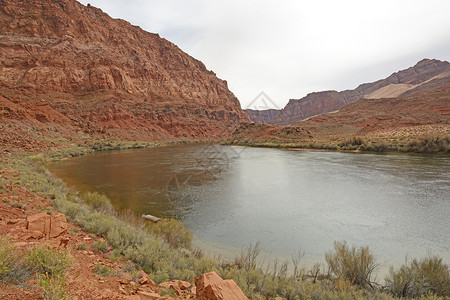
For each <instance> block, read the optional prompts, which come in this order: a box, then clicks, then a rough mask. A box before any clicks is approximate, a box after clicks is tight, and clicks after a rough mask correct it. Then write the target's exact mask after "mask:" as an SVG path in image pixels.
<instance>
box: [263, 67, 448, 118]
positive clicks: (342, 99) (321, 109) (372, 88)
mask: <svg viewBox="0 0 450 300" xmlns="http://www.w3.org/2000/svg"><path fill="white" fill-rule="evenodd" d="M449 75H450V63H449V62H446V61H439V60H435V59H423V60H421V61H419V62H418V63H417V64H416V65H415V66H413V67H410V68H408V69H406V70H402V71H399V72H396V73H393V74H392V75H390V76H389V77H387V78H385V79H382V80H378V81H375V82H372V83H365V84H361V85H359V86H358V87H357V88H356V89H354V90H345V91H342V92H337V91H323V92H317V93H311V94H308V95H307V96H305V97H303V98H301V99H291V100H289V103H288V104H287V105H286V106H285V107H284V108H283V109H282V110H281V111H280V113H279V114H277V115H276V117H275V118H273V119H272V120H270V121H269V122H268V123H270V124H275V125H289V124H292V123H295V122H297V121H301V120H304V119H307V118H310V117H312V116H316V115H319V114H323V113H327V112H331V111H335V110H339V109H341V108H342V107H344V106H345V105H347V104H350V103H353V102H355V101H357V100H359V99H361V98H372V99H376V98H392V97H398V96H401V95H403V94H405V95H406V94H409V95H410V94H413V93H416V92H424V91H427V90H432V89H435V88H437V87H439V86H442V84H444V85H445V84H448V82H449V80H450V77H449Z"/></svg>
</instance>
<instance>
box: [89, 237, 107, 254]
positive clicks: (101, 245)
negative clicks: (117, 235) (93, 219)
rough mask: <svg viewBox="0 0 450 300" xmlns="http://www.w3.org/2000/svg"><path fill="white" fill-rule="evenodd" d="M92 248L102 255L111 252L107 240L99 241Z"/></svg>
mask: <svg viewBox="0 0 450 300" xmlns="http://www.w3.org/2000/svg"><path fill="white" fill-rule="evenodd" d="M92 248H93V249H94V250H97V251H99V252H102V253H106V252H108V250H109V246H108V242H107V241H105V240H99V241H96V242H95V243H93V244H92Z"/></svg>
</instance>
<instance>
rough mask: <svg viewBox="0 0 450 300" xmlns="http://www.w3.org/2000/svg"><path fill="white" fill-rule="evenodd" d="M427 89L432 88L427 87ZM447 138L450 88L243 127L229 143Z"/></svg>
mask: <svg viewBox="0 0 450 300" xmlns="http://www.w3.org/2000/svg"><path fill="white" fill-rule="evenodd" d="M431 86H433V84H432V85H431ZM449 134H450V84H447V85H444V86H441V87H439V88H437V89H435V90H433V91H429V90H427V91H425V92H420V93H414V94H412V95H405V96H400V97H395V98H383V99H361V100H358V101H356V102H354V103H351V104H349V105H347V106H345V107H344V108H342V109H340V110H339V111H338V112H331V113H327V114H322V115H319V116H316V117H312V118H310V119H308V120H304V121H300V122H296V123H294V124H292V125H289V126H279V125H271V124H260V123H252V124H243V125H242V126H241V127H240V128H239V129H238V130H236V132H235V133H234V134H233V135H232V136H231V138H230V140H229V142H230V143H231V144H239V145H266V146H275V147H276V146H287V147H305V146H306V147H319V148H320V147H322V145H323V147H324V148H329V149H332V148H334V147H336V146H337V145H338V144H339V143H342V142H345V141H346V140H349V139H351V138H353V139H354V138H358V139H363V140H365V141H367V142H374V143H380V142H394V143H398V142H399V141H403V142H410V141H415V140H418V139H421V138H429V137H436V136H440V137H443V138H446V137H447V138H448V136H449ZM405 151H406V150H405Z"/></svg>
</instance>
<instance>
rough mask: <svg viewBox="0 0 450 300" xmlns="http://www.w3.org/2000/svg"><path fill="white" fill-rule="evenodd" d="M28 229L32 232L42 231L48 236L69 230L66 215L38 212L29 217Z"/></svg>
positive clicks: (51, 236) (58, 234)
mask: <svg viewBox="0 0 450 300" xmlns="http://www.w3.org/2000/svg"><path fill="white" fill-rule="evenodd" d="M27 229H28V230H29V231H31V232H40V233H42V234H43V236H44V237H46V238H55V237H58V236H60V235H61V234H63V233H65V232H67V221H66V216H65V215H64V214H54V215H53V216H51V215H48V214H47V213H44V212H42V213H37V214H34V215H31V216H29V217H27Z"/></svg>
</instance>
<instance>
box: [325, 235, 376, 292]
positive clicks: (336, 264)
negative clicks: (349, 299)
mask: <svg viewBox="0 0 450 300" xmlns="http://www.w3.org/2000/svg"><path fill="white" fill-rule="evenodd" d="M325 260H326V262H327V264H328V268H329V269H330V272H331V274H333V275H334V276H336V277H337V278H341V279H344V280H348V281H349V282H350V283H351V284H353V285H357V286H361V287H366V286H372V283H371V280H370V277H371V275H372V273H373V271H374V270H375V269H376V268H377V264H376V263H375V258H374V256H373V255H372V253H371V251H370V250H369V247H368V246H365V247H359V248H358V247H356V246H353V247H352V248H349V247H348V246H347V243H346V242H337V241H335V242H334V252H332V251H329V252H327V253H326V255H325Z"/></svg>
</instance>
